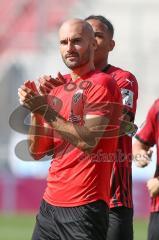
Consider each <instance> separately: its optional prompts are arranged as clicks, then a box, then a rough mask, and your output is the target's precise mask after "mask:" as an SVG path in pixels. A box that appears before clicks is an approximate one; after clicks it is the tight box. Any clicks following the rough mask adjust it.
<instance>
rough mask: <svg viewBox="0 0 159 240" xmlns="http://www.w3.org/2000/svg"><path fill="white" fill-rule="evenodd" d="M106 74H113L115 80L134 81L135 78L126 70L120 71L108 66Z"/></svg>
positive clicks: (120, 69) (117, 68)
mask: <svg viewBox="0 0 159 240" xmlns="http://www.w3.org/2000/svg"><path fill="white" fill-rule="evenodd" d="M108 72H110V73H111V74H114V76H116V77H117V78H125V79H126V78H127V79H134V80H136V77H135V76H134V74H133V73H131V72H130V71H128V70H125V69H122V68H120V67H116V66H112V65H110V68H109V69H108Z"/></svg>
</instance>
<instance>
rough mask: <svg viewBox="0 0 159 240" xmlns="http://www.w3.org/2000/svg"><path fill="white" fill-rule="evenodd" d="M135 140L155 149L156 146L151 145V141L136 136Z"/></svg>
mask: <svg viewBox="0 0 159 240" xmlns="http://www.w3.org/2000/svg"><path fill="white" fill-rule="evenodd" d="M135 138H136V139H137V140H139V141H140V142H141V143H143V144H145V145H147V146H148V147H153V145H154V144H152V143H150V142H149V141H145V140H143V139H141V138H140V137H139V135H136V136H135Z"/></svg>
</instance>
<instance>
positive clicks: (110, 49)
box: [109, 39, 115, 52]
mask: <svg viewBox="0 0 159 240" xmlns="http://www.w3.org/2000/svg"><path fill="white" fill-rule="evenodd" d="M114 47H115V41H114V40H113V39H111V41H110V46H109V51H110V52H111V51H112V50H113V49H114Z"/></svg>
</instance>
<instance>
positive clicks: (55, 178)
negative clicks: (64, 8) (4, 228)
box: [18, 19, 122, 240]
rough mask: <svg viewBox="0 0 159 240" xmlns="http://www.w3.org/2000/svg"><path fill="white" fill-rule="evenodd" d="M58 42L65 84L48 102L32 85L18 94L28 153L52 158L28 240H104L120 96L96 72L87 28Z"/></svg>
mask: <svg viewBox="0 0 159 240" xmlns="http://www.w3.org/2000/svg"><path fill="white" fill-rule="evenodd" d="M59 38H60V40H59V41H60V52H61V56H62V58H63V61H64V63H65V64H66V66H67V67H68V68H69V69H70V75H67V76H65V78H64V79H65V84H62V85H61V86H59V87H56V88H54V89H53V90H52V91H51V92H50V94H49V96H41V95H40V94H39V92H38V90H37V89H36V86H35V84H33V82H30V81H28V82H26V83H24V85H22V86H21V87H20V88H19V91H18V94H19V98H20V99H19V100H20V103H21V105H22V106H24V107H26V108H27V109H28V110H30V112H31V113H32V117H31V125H32V126H31V129H30V133H29V150H30V153H31V154H32V156H33V157H34V158H35V159H40V158H42V157H43V156H44V155H45V154H48V153H49V152H50V151H52V150H53V151H54V160H53V161H52V163H51V166H50V169H49V174H48V179H47V187H46V191H45V193H44V196H43V201H42V204H41V207H40V212H39V214H38V216H37V222H36V226H35V230H34V233H33V237H32V239H33V240H42V239H50V240H56V239H61V240H70V239H74V240H76V239H78V240H80V239H81V240H83V239H88V240H93V239H95V240H97V239H99V240H105V238H106V232H107V225H108V219H107V216H108V205H109V197H110V176H111V171H112V165H113V161H112V156H115V153H116V148H117V143H118V131H119V117H121V115H120V113H121V111H120V110H119V109H120V107H121V105H122V104H121V94H120V91H119V88H118V86H117V84H116V81H115V80H113V79H112V78H111V77H110V76H109V75H107V74H105V73H102V72H101V71H98V70H95V67H94V49H95V48H96V41H95V38H94V33H93V29H92V28H91V26H90V25H89V24H88V23H87V22H85V21H83V20H79V19H73V20H68V21H66V22H64V23H63V24H62V26H61V28H60V31H59ZM61 77H62V76H61ZM72 86H73V88H72ZM115 103H116V104H115ZM116 105H118V107H116ZM112 125H113V126H114V127H115V128H114V129H113V131H112V128H111V126H112ZM41 126H42V128H41ZM43 127H44V130H43ZM109 129H110V133H113V135H111V137H110V135H107V134H109ZM43 133H45V136H41V135H43ZM47 134H48V135H47ZM57 135H58V141H56V137H57ZM59 143H60V145H62V148H60V150H59V149H58V148H56V144H57V145H58V144H59ZM52 146H53V147H54V148H53V149H52ZM109 156H110V157H111V161H110V158H109ZM99 157H100V159H99Z"/></svg>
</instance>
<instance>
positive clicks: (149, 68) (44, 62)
mask: <svg viewBox="0 0 159 240" xmlns="http://www.w3.org/2000/svg"><path fill="white" fill-rule="evenodd" d="M90 14H97V15H98V14H100V15H104V16H106V17H107V18H108V19H110V20H111V21H112V23H113V24H114V27H115V40H116V48H115V49H114V51H113V52H112V53H111V56H110V63H112V64H114V65H117V66H120V67H122V68H125V69H128V70H129V71H131V72H133V73H134V75H135V76H136V77H137V79H138V81H139V99H138V110H137V117H136V123H137V124H138V125H140V124H141V123H142V121H143V120H144V118H145V115H146V112H147V110H148V108H149V107H150V105H151V104H152V102H153V101H154V99H156V98H157V97H158V91H159V81H158V80H157V76H158V59H159V46H158V42H159V31H157V29H158V27H157V25H158V22H159V2H158V1H157V0H151V1H149V0H98V1H96V0H94V1H92V0H85V1H84V0H45V1H44V0H0V56H1V57H0V66H1V68H0V111H1V114H0V132H1V137H0V213H1V214H0V239H1V240H9V239H12V240H14V239H15V240H22V239H23V240H25V239H26V240H27V239H30V236H31V233H32V228H33V225H34V219H35V213H36V212H37V209H38V206H39V203H40V199H41V196H42V193H43V189H44V188H45V178H46V175H47V169H48V167H49V164H50V161H44V162H40V163H35V162H30V161H29V156H28V155H27V153H26V152H24V149H21V152H20V155H21V158H23V161H22V160H20V159H19V158H18V157H17V156H16V154H15V149H16V145H17V144H18V143H19V142H20V141H21V140H24V139H26V135H24V134H22V133H21V132H20V131H19V132H18V131H15V130H14V129H13V128H11V127H10V125H9V119H10V116H11V114H12V113H13V112H14V110H15V109H17V107H18V97H17V89H18V87H19V86H20V84H21V83H23V81H24V80H26V79H37V78H38V77H39V76H40V75H42V74H52V75H56V73H57V72H58V71H59V70H60V71H61V72H62V73H65V72H66V71H67V70H66V68H65V66H64V64H63V63H62V60H61V58H60V54H59V51H58V36H57V31H58V28H59V25H60V24H61V22H63V21H64V20H65V19H68V18H70V17H80V18H85V17H87V16H88V15H90ZM21 117H22V116H21ZM16 121H17V124H18V119H17V120H16ZM154 168H155V152H154V155H153V161H152V163H151V164H150V166H149V167H148V168H147V169H144V170H141V169H137V168H136V167H135V166H133V179H134V184H133V192H134V206H135V213H134V214H135V228H134V231H135V240H145V239H146V231H147V221H148V214H149V197H148V193H147V190H146V180H147V179H148V178H150V177H152V176H153V173H154Z"/></svg>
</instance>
